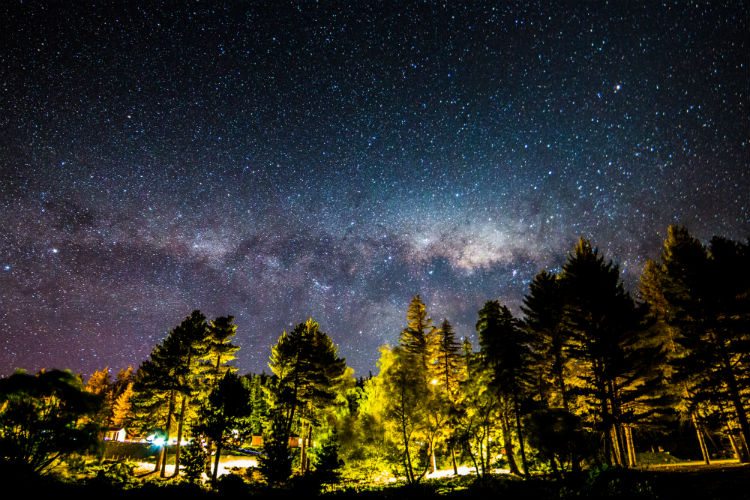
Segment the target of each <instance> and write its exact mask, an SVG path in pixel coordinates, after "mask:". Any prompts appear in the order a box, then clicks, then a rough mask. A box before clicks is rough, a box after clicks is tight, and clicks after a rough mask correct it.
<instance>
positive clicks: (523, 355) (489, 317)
mask: <svg viewBox="0 0 750 500" xmlns="http://www.w3.org/2000/svg"><path fill="white" fill-rule="evenodd" d="M477 333H478V334H479V345H480V347H481V352H482V355H483V359H484V360H485V362H486V363H487V366H488V367H489V368H490V370H491V372H492V385H493V386H494V388H495V389H496V390H497V392H498V394H499V395H500V396H501V398H504V399H505V400H506V401H505V402H507V403H508V406H509V407H510V409H511V412H512V415H513V417H515V427H516V437H517V438H518V442H519V446H520V451H521V459H522V461H523V466H524V474H528V465H527V463H526V452H525V446H524V442H523V432H522V427H521V404H522V402H523V400H524V398H525V397H526V385H527V380H528V377H529V375H528V373H527V372H526V369H527V361H528V358H529V354H528V350H527V348H526V345H525V344H524V339H523V336H522V332H521V329H520V328H519V326H518V321H517V320H516V319H515V318H513V315H512V314H511V312H510V310H509V309H508V308H507V307H505V306H502V307H501V306H500V304H499V303H498V302H497V301H496V300H492V301H488V302H485V304H484V307H483V308H482V309H481V310H480V311H479V320H478V321H477ZM504 427H505V429H504V432H503V437H504V439H505V448H506V455H507V457H508V463H509V465H510V469H511V471H512V472H514V473H516V474H519V473H520V471H519V470H518V467H517V465H516V463H515V460H514V458H513V452H512V442H511V440H510V432H509V430H510V425H508V424H507V423H506V425H505V426H504Z"/></svg>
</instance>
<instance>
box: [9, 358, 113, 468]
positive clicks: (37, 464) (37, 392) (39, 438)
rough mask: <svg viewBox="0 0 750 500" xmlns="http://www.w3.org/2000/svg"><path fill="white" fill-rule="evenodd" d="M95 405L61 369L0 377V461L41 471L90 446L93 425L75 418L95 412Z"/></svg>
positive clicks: (94, 431) (95, 428) (96, 400)
mask: <svg viewBox="0 0 750 500" xmlns="http://www.w3.org/2000/svg"><path fill="white" fill-rule="evenodd" d="M101 403H102V401H101V396H99V395H95V394H92V393H90V392H87V391H85V390H84V388H83V384H82V383H81V381H80V379H79V378H78V377H76V376H75V375H73V374H71V373H70V372H66V371H60V370H50V371H42V372H39V373H38V374H36V375H28V374H26V373H24V372H22V371H17V372H16V373H14V374H13V375H11V376H9V377H6V378H2V379H0V464H2V465H4V466H6V467H7V466H9V465H10V466H14V467H16V468H19V469H20V470H21V471H22V470H24V469H28V470H30V471H32V472H34V473H43V472H45V471H46V470H48V468H49V467H50V466H52V465H53V464H54V463H55V462H56V461H57V460H58V459H60V458H62V457H64V456H66V455H68V454H70V453H74V452H85V451H87V450H89V449H91V448H93V447H94V446H95V444H96V443H97V434H98V430H99V428H98V426H97V425H96V424H93V423H90V424H85V425H79V420H80V419H81V418H82V417H86V416H89V417H90V416H92V415H95V414H96V412H97V411H98V410H99V408H100V406H101Z"/></svg>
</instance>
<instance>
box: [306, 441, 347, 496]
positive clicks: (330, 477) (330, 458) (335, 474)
mask: <svg viewBox="0 0 750 500" xmlns="http://www.w3.org/2000/svg"><path fill="white" fill-rule="evenodd" d="M313 465H314V467H315V469H314V470H313V472H312V475H313V477H314V479H315V482H316V483H318V484H322V485H331V484H336V483H338V482H339V480H340V479H341V468H342V467H343V465H344V461H343V460H341V459H340V458H339V443H338V434H337V433H336V431H335V430H334V431H333V432H332V433H331V435H330V436H328V438H326V439H325V440H324V441H323V442H322V443H320V446H319V447H318V448H316V449H315V451H314V452H313Z"/></svg>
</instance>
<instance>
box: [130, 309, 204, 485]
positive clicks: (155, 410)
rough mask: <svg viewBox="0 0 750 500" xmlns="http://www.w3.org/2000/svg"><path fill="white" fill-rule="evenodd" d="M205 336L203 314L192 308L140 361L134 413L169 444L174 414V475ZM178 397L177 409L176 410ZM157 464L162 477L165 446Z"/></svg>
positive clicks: (178, 461) (195, 384)
mask: <svg viewBox="0 0 750 500" xmlns="http://www.w3.org/2000/svg"><path fill="white" fill-rule="evenodd" d="M206 335H207V327H206V317H205V316H204V315H203V314H201V312H200V311H193V312H192V314H191V315H190V316H188V317H187V318H185V319H184V320H183V321H182V323H180V325H178V326H177V327H175V328H174V329H173V330H172V331H171V332H170V333H169V336H167V338H166V339H164V340H163V341H162V342H161V343H160V344H159V345H157V346H156V347H155V348H154V350H153V351H152V352H151V356H150V359H148V360H146V361H145V362H143V363H142V364H141V366H140V368H139V369H138V373H137V376H136V381H135V384H134V391H135V392H136V397H135V398H134V403H135V406H136V414H139V415H141V416H142V417H145V419H144V421H143V422H141V425H140V427H141V428H149V427H151V428H153V427H158V428H161V429H162V430H163V432H164V434H165V442H167V443H168V442H169V434H170V431H171V427H172V425H173V418H174V417H175V416H176V417H177V418H176V420H177V422H176V423H177V445H176V453H175V465H176V467H175V474H179V464H180V448H181V440H182V432H183V424H184V422H185V417H186V416H187V413H188V410H189V408H188V402H189V401H190V398H191V396H192V395H193V393H194V391H196V390H197V389H198V388H199V381H200V376H199V374H200V372H199V370H198V366H199V365H198V361H199V360H200V357H201V356H202V355H203V354H204V351H205V347H204V346H205V343H206V341H205V339H206ZM178 398H179V399H178ZM178 400H179V402H180V409H179V412H177V409H176V408H177V403H178ZM165 407H166V409H165ZM154 415H163V418H164V424H163V426H161V425H156V423H155V422H153V416H154ZM158 467H161V473H160V474H161V476H162V477H164V476H165V475H166V446H164V447H163V448H162V452H161V455H160V459H159V460H157V468H158Z"/></svg>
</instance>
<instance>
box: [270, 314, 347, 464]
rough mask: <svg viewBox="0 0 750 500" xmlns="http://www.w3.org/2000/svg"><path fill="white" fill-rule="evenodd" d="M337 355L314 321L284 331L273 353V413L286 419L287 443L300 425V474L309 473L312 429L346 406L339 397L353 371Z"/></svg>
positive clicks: (279, 417)
mask: <svg viewBox="0 0 750 500" xmlns="http://www.w3.org/2000/svg"><path fill="white" fill-rule="evenodd" d="M337 352H338V349H337V348H336V346H335V345H334V344H333V341H332V340H331V338H330V337H329V336H328V335H327V334H326V333H325V332H322V331H321V330H320V327H319V325H318V324H317V323H316V322H315V321H313V320H312V319H309V320H308V321H307V322H305V323H300V324H298V325H297V326H296V327H295V328H294V330H292V331H291V332H290V333H287V332H284V333H283V334H282V335H281V337H279V340H278V342H277V343H276V345H275V346H274V347H273V349H272V351H271V359H270V363H269V365H268V366H269V367H270V368H271V371H272V372H273V373H274V375H276V384H275V385H274V386H272V387H270V391H269V393H270V396H271V405H270V406H271V411H273V412H274V414H275V418H278V419H282V420H283V424H284V427H283V429H282V430H283V433H284V435H285V441H286V440H288V439H289V436H290V435H291V432H292V428H293V426H294V425H295V424H299V437H300V440H301V442H302V447H301V456H300V472H301V473H304V472H306V471H307V470H308V465H309V464H308V459H307V456H306V449H307V446H308V443H309V438H310V437H312V435H313V429H314V428H315V427H316V426H317V425H319V422H320V419H321V418H322V417H323V416H324V415H325V413H326V412H328V411H329V410H331V409H333V408H334V407H335V406H336V405H338V404H344V403H345V400H342V399H339V396H340V393H341V392H342V390H343V389H344V387H345V385H346V383H347V374H350V373H351V371H349V370H347V368H346V360H345V359H343V358H340V357H339V356H338V353H337ZM349 378H350V377H349Z"/></svg>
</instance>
